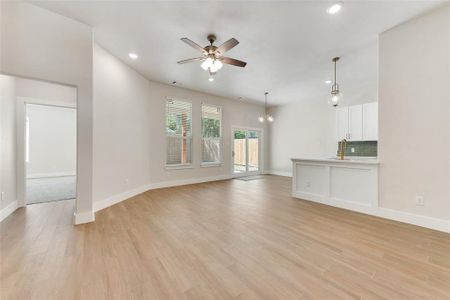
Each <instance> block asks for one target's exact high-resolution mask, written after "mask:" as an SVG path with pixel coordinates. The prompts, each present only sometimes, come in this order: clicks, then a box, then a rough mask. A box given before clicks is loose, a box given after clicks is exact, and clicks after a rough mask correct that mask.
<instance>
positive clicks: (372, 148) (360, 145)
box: [338, 141, 378, 157]
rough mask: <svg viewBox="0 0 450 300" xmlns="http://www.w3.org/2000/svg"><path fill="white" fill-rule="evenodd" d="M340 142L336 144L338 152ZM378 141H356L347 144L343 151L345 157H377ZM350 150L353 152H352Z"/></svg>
mask: <svg viewBox="0 0 450 300" xmlns="http://www.w3.org/2000/svg"><path fill="white" fill-rule="evenodd" d="M340 145H341V142H338V151H339V147H340ZM377 147H378V141H356V142H347V148H346V149H345V156H370V157H376V156H377V155H378V152H377V151H378V150H377ZM352 148H353V150H354V152H352ZM338 155H339V154H338Z"/></svg>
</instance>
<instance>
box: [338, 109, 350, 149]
mask: <svg viewBox="0 0 450 300" xmlns="http://www.w3.org/2000/svg"><path fill="white" fill-rule="evenodd" d="M336 129H337V135H336V138H337V140H338V141H340V140H342V139H347V138H348V107H339V108H337V109H336Z"/></svg>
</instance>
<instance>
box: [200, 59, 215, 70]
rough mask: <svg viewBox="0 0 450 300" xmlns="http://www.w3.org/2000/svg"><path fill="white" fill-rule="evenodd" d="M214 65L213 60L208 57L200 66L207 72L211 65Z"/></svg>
mask: <svg viewBox="0 0 450 300" xmlns="http://www.w3.org/2000/svg"><path fill="white" fill-rule="evenodd" d="M212 64H213V60H212V58H211V57H208V58H207V59H206V60H205V61H204V62H202V64H201V65H200V66H201V67H202V69H203V70H205V71H207V70H208V69H209V68H210V67H211V65H212Z"/></svg>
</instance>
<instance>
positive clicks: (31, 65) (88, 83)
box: [0, 1, 93, 222]
mask: <svg viewBox="0 0 450 300" xmlns="http://www.w3.org/2000/svg"><path fill="white" fill-rule="evenodd" d="M0 52H1V53H0V55H1V56H0V60H1V72H2V73H5V74H12V75H17V76H21V77H28V78H36V79H41V80H47V81H52V82H59V83H64V84H68V85H73V86H76V87H77V101H78V103H77V106H78V114H77V123H78V130H77V141H78V149H77V153H78V161H77V174H78V175H79V176H78V181H77V201H76V217H77V218H76V222H86V221H90V220H93V214H92V29H91V28H90V27H88V26H86V25H84V24H81V23H79V22H76V21H74V20H71V19H69V18H66V17H63V16H61V15H58V14H55V13H52V12H50V11H47V10H45V9H42V8H39V7H36V6H34V5H32V4H29V3H23V2H12V1H11V2H9V1H8V2H6V1H2V2H1V51H0ZM17 167H18V169H23V166H17ZM22 188H23V187H22ZM18 197H21V198H22V199H20V200H21V201H23V200H24V199H23V195H19V196H18Z"/></svg>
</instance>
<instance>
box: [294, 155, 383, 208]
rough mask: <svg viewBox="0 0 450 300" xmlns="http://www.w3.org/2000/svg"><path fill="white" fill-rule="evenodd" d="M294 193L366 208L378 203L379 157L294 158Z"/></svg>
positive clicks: (345, 205)
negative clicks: (376, 158) (348, 159)
mask: <svg viewBox="0 0 450 300" xmlns="http://www.w3.org/2000/svg"><path fill="white" fill-rule="evenodd" d="M292 161H293V175H294V176H293V184H292V195H293V197H296V198H301V199H305V200H310V201H314V202H319V203H323V204H328V205H332V206H337V207H342V208H347V209H352V210H357V211H366V210H367V208H370V207H374V206H375V207H376V206H378V164H377V161H376V160H373V159H372V160H367V161H364V160H358V161H355V160H352V161H336V160H332V159H324V160H320V159H293V160H292Z"/></svg>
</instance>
